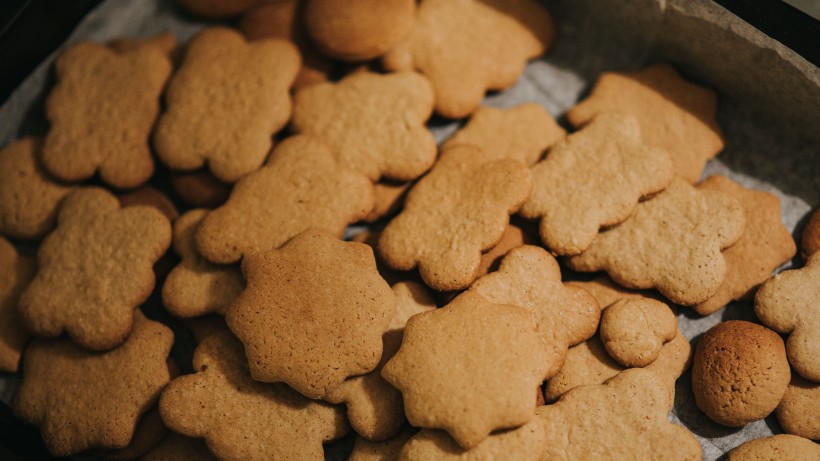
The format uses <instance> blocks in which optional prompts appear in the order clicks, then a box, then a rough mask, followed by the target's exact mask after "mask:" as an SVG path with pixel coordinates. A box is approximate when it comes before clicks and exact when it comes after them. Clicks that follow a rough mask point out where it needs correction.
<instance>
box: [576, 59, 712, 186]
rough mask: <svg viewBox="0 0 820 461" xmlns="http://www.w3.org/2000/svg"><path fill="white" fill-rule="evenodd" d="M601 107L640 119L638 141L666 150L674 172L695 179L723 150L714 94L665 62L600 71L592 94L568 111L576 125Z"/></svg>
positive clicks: (691, 179) (688, 179)
mask: <svg viewBox="0 0 820 461" xmlns="http://www.w3.org/2000/svg"><path fill="white" fill-rule="evenodd" d="M602 112H624V113H627V114H630V115H633V116H634V117H636V118H637V119H638V120H639V122H640V124H641V133H642V134H643V141H644V143H646V144H647V145H649V146H655V147H660V148H662V149H663V150H665V151H667V152H669V154H670V155H671V156H672V162H673V164H674V166H675V173H676V174H677V175H678V176H680V177H681V178H683V179H685V180H686V181H688V182H690V183H695V182H696V181H697V180H698V179H699V178H700V174H701V172H702V171H703V167H704V166H705V165H706V161H707V160H709V159H710V158H712V157H714V156H715V155H717V153H718V152H720V151H721V150H723V133H722V132H721V130H720V127H719V126H718V124H717V120H716V113H717V95H716V94H715V92H714V91H713V90H711V89H709V88H706V87H703V86H700V85H696V84H694V83H690V82H688V81H686V80H684V79H683V78H681V76H680V75H678V73H677V72H676V71H675V69H674V68H673V67H672V66H670V65H668V64H655V65H652V66H649V67H646V68H645V69H642V70H639V71H637V72H625V73H620V72H604V73H603V74H601V76H600V77H599V78H598V81H597V82H596V83H595V87H594V88H593V89H592V94H590V95H589V97H587V98H586V99H585V100H583V101H581V103H580V104H578V105H577V106H575V107H573V108H572V109H570V110H569V112H567V119H568V120H569V122H570V123H571V124H572V125H573V126H575V127H576V128H577V127H580V126H583V125H585V124H587V123H588V122H589V121H590V120H592V119H593V118H594V117H595V116H596V115H597V114H599V113H602Z"/></svg>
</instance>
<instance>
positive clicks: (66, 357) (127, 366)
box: [14, 311, 174, 456]
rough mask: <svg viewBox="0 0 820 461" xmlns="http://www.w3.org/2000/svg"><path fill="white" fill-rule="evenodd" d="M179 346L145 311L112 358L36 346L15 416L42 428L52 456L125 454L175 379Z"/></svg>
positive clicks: (65, 345) (55, 343)
mask: <svg viewBox="0 0 820 461" xmlns="http://www.w3.org/2000/svg"><path fill="white" fill-rule="evenodd" d="M173 342H174V334H173V333H172V332H171V330H170V329H169V328H168V327H166V326H164V325H162V324H161V323H158V322H154V321H151V320H148V319H146V318H145V317H144V316H143V315H142V313H140V312H139V311H137V313H135V315H134V331H133V332H132V333H131V336H129V337H128V340H127V341H126V342H125V343H123V344H122V345H121V346H120V347H118V348H116V349H114V350H112V351H109V352H104V353H97V352H89V351H86V350H84V349H82V348H79V347H77V346H76V345H75V344H73V343H71V342H70V341H68V340H66V339H59V340H36V341H34V342H33V343H32V344H31V345H30V346H29V347H28V349H26V355H25V357H24V358H23V369H24V372H23V381H22V383H21V384H20V388H19V389H18V391H17V394H16V395H15V396H14V413H15V415H17V416H18V417H19V418H21V419H23V420H24V421H27V422H28V423H31V424H34V425H36V426H39V427H40V432H41V434H42V436H43V442H45V445H46V448H48V450H49V452H51V454H52V455H54V456H68V455H71V454H75V453H78V452H81V451H84V450H87V449H89V448H123V447H125V446H126V445H128V443H129V441H130V440H131V437H132V435H133V433H134V429H135V428H136V426H137V421H138V420H139V419H140V416H141V415H142V414H143V413H144V412H145V411H147V410H148V409H149V408H151V407H152V406H153V405H154V403H155V402H156V401H157V398H159V394H160V391H161V390H162V388H163V387H165V385H166V384H167V383H168V382H169V381H170V380H171V373H170V370H169V366H168V363H167V360H168V354H169V353H170V351H171V344H172V343H173Z"/></svg>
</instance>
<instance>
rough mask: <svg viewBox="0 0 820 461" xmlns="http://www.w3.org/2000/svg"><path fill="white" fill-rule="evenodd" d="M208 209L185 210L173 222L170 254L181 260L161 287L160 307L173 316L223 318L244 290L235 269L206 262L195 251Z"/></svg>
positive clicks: (238, 272)
mask: <svg viewBox="0 0 820 461" xmlns="http://www.w3.org/2000/svg"><path fill="white" fill-rule="evenodd" d="M207 215H208V210H204V209H195V210H191V211H188V212H187V213H185V214H184V215H182V217H180V218H179V220H177V221H176V222H175V223H174V251H175V252H176V253H177V254H178V255H179V257H180V258H181V259H182V261H180V263H179V264H178V265H177V266H176V267H174V269H173V270H172V271H171V273H170V274H168V277H167V278H166V279H165V283H164V284H163V286H162V304H163V305H164V306H165V308H166V309H168V312H170V313H171V314H173V315H175V316H177V317H197V316H200V315H205V314H210V313H216V314H221V315H225V312H226V311H227V310H228V307H229V306H230V305H231V303H232V302H233V301H234V300H235V299H236V297H237V296H239V293H241V292H242V290H243V289H244V288H245V280H244V279H243V278H242V273H241V272H240V271H239V268H238V267H235V266H221V265H218V264H213V263H211V262H208V260H206V259H205V258H203V257H202V256H201V255H200V254H199V252H197V250H196V245H195V243H194V235H195V234H196V231H197V229H198V228H199V224H200V223H201V222H202V220H203V219H205V216H207Z"/></svg>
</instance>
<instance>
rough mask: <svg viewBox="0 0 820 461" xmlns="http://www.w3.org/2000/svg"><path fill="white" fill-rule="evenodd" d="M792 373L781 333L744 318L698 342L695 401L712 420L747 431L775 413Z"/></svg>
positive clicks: (721, 325)
mask: <svg viewBox="0 0 820 461" xmlns="http://www.w3.org/2000/svg"><path fill="white" fill-rule="evenodd" d="M790 377H791V373H790V370H789V362H788V360H787V359H786V347H785V345H784V344H783V340H782V339H780V336H778V335H777V333H775V332H773V331H771V330H769V329H768V328H765V327H763V326H760V325H757V324H755V323H751V322H746V321H742V320H732V321H728V322H723V323H719V324H717V325H716V326H714V327H713V328H712V329H711V330H709V331H707V332H706V333H705V334H704V335H703V337H702V338H701V339H700V341H698V344H697V347H696V349H695V357H694V361H693V363H692V390H693V391H694V394H695V403H696V404H697V406H698V408H700V409H701V410H702V411H703V412H704V413H706V415H707V416H708V417H709V418H711V419H712V420H714V421H716V422H718V423H720V424H723V425H726V426H732V427H742V426H744V425H746V424H747V423H749V422H751V421H755V420H758V419H762V418H764V417H766V415H768V414H769V413H771V412H772V411H774V409H775V408H776V407H777V405H778V403H780V399H781V398H782V397H783V394H784V393H785V392H786V387H787V386H788V384H789V379H790Z"/></svg>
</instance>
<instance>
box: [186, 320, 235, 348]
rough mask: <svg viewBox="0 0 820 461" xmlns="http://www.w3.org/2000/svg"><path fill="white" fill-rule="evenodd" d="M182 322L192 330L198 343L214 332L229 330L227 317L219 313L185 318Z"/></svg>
mask: <svg viewBox="0 0 820 461" xmlns="http://www.w3.org/2000/svg"><path fill="white" fill-rule="evenodd" d="M182 324H183V325H184V326H185V328H187V329H188V330H189V331H190V332H191V334H192V335H193V336H194V341H196V343H197V344H199V343H201V342H202V341H204V340H205V338H207V337H208V336H211V335H212V334H214V333H218V332H220V331H226V330H228V324H227V323H225V317H224V316H221V315H218V314H211V315H205V316H202V317H192V318H187V319H183V321H182Z"/></svg>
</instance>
